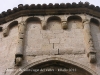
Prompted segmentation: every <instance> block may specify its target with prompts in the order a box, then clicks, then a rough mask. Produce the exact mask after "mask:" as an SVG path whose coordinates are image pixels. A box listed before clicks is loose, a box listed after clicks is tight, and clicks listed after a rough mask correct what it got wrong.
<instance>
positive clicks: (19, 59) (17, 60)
mask: <svg viewBox="0 0 100 75" xmlns="http://www.w3.org/2000/svg"><path fill="white" fill-rule="evenodd" d="M23 46H24V45H23V39H19V40H18V45H17V50H16V54H15V65H16V66H20V65H21V63H22V59H23V49H24V48H23Z"/></svg>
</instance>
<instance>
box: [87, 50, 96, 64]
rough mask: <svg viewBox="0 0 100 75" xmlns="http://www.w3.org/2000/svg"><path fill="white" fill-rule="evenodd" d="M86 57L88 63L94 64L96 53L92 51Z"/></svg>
mask: <svg viewBox="0 0 100 75" xmlns="http://www.w3.org/2000/svg"><path fill="white" fill-rule="evenodd" d="M88 57H89V61H90V63H95V62H96V52H94V51H91V52H89V54H88Z"/></svg>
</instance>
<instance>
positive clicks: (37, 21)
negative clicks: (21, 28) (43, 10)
mask: <svg viewBox="0 0 100 75" xmlns="http://www.w3.org/2000/svg"><path fill="white" fill-rule="evenodd" d="M30 22H34V23H40V24H41V20H40V19H39V18H38V17H29V18H28V19H27V20H26V23H30Z"/></svg>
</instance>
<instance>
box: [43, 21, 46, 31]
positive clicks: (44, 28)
mask: <svg viewBox="0 0 100 75" xmlns="http://www.w3.org/2000/svg"><path fill="white" fill-rule="evenodd" d="M42 29H43V30H46V29H47V25H46V21H42Z"/></svg>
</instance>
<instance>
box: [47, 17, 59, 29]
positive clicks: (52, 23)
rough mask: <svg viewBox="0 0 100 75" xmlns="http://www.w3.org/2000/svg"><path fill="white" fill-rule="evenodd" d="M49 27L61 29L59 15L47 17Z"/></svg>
mask: <svg viewBox="0 0 100 75" xmlns="http://www.w3.org/2000/svg"><path fill="white" fill-rule="evenodd" d="M46 24H47V26H46V27H47V29H50V30H59V29H61V18H60V17H58V16H51V17H49V18H48V19H47V23H46Z"/></svg>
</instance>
